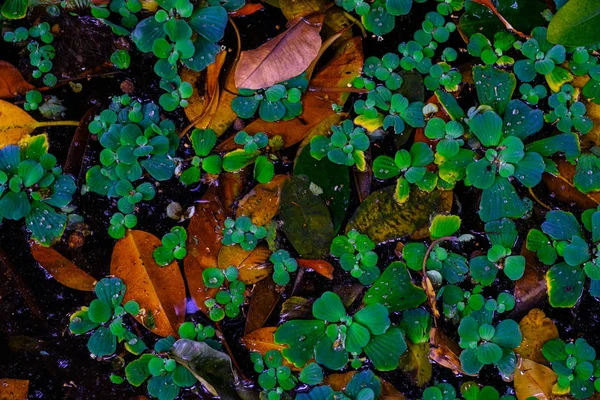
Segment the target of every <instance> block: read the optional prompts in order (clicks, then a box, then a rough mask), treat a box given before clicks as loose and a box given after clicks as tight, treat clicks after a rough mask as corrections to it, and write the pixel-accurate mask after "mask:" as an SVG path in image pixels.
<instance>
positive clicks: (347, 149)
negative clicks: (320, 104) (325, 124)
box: [310, 120, 369, 171]
mask: <svg viewBox="0 0 600 400" xmlns="http://www.w3.org/2000/svg"><path fill="white" fill-rule="evenodd" d="M331 131H332V134H331V136H330V137H327V136H321V135H317V136H314V137H313V138H312V139H311V140H310V155H311V156H313V157H314V158H316V159H317V160H321V159H323V158H324V157H327V158H328V159H329V161H331V162H333V163H336V164H340V165H347V166H349V167H351V166H353V165H356V167H357V168H358V169H359V170H361V171H362V170H364V169H365V168H366V162H365V151H366V150H367V149H368V148H369V137H368V136H367V134H366V132H365V130H364V129H363V128H360V127H357V126H355V125H354V124H353V123H352V121H350V120H345V121H344V122H342V123H341V124H340V125H334V126H332V127H331Z"/></svg>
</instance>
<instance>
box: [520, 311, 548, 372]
mask: <svg viewBox="0 0 600 400" xmlns="http://www.w3.org/2000/svg"><path fill="white" fill-rule="evenodd" d="M519 327H520V328H521V333H522V334H523V341H522V342H521V345H520V346H519V347H517V348H516V349H515V353H517V354H518V355H520V356H521V357H522V358H526V359H529V360H531V361H534V362H536V363H538V364H547V365H548V361H547V360H546V358H545V357H544V356H543V355H542V346H544V344H545V343H546V342H547V341H548V340H551V339H556V338H557V337H558V329H557V328H556V325H555V324H554V322H553V321H552V320H551V319H550V318H548V317H546V314H544V312H543V311H542V310H540V309H538V308H534V309H532V310H531V311H529V314H527V315H526V316H525V317H523V319H522V320H521V322H519Z"/></svg>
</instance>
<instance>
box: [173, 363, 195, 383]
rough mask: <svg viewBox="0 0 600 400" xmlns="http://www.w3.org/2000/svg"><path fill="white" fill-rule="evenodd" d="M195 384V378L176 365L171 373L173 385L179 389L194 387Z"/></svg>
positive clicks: (186, 370) (181, 366)
mask: <svg viewBox="0 0 600 400" xmlns="http://www.w3.org/2000/svg"><path fill="white" fill-rule="evenodd" d="M196 382H197V379H196V377H195V376H194V374H192V373H191V372H190V371H189V370H188V369H187V368H185V367H184V366H183V365H180V364H177V367H176V368H175V371H173V383H174V384H176V385H177V386H179V387H190V386H194V385H195V384H196Z"/></svg>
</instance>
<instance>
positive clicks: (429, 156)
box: [373, 142, 437, 204]
mask: <svg viewBox="0 0 600 400" xmlns="http://www.w3.org/2000/svg"><path fill="white" fill-rule="evenodd" d="M433 161H434V155H433V151H432V150H431V148H430V147H429V146H428V145H427V144H426V143H423V142H415V143H414V144H413V145H412V146H411V148H410V151H407V150H405V149H401V150H398V151H397V152H396V155H395V156H394V158H392V157H389V156H379V157H377V158H376V159H375V160H374V161H373V175H374V176H375V177H376V178H377V179H389V178H395V177H398V181H397V182H396V191H395V192H394V198H395V199H396V201H397V202H398V203H400V204H402V203H405V202H407V201H408V199H409V196H410V188H411V185H417V187H418V188H419V189H421V190H423V191H425V192H431V191H433V189H435V187H436V185H437V175H436V174H435V173H433V172H431V171H428V170H427V166H428V165H429V164H432V163H433Z"/></svg>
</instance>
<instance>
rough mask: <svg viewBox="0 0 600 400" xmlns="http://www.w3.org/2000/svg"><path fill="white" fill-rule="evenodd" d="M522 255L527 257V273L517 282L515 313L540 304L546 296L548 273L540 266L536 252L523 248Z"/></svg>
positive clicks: (520, 312)
mask: <svg viewBox="0 0 600 400" xmlns="http://www.w3.org/2000/svg"><path fill="white" fill-rule="evenodd" d="M521 255H522V256H523V257H525V273H524V274H523V276H522V277H521V278H520V279H519V280H518V281H517V282H516V283H515V290H514V296H515V301H516V305H515V313H517V314H522V313H524V312H526V311H527V310H529V309H530V308H531V307H532V306H534V305H536V304H538V303H539V302H540V301H541V300H543V299H544V298H545V297H546V289H547V287H546V275H545V274H544V271H543V270H542V269H541V268H540V267H541V266H540V262H539V261H538V260H537V257H536V255H535V253H533V252H531V251H529V250H527V249H526V248H525V246H524V245H523V247H522V248H521Z"/></svg>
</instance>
